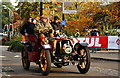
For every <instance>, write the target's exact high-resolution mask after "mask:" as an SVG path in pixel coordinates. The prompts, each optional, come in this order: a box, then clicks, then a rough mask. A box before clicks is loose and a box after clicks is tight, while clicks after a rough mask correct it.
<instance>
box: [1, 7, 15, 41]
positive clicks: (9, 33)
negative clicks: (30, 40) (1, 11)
mask: <svg viewBox="0 0 120 78" xmlns="http://www.w3.org/2000/svg"><path fill="white" fill-rule="evenodd" d="M2 6H3V7H4V8H5V9H8V12H9V13H8V17H9V18H8V27H7V29H8V30H7V32H8V38H9V40H11V32H10V27H9V25H10V24H9V23H10V11H11V13H13V12H12V10H11V9H10V8H9V7H7V6H6V5H2ZM13 15H14V14H13Z"/></svg>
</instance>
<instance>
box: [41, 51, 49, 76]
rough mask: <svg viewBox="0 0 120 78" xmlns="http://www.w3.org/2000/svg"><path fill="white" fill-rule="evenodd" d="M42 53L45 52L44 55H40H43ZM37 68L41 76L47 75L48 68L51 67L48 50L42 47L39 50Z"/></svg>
mask: <svg viewBox="0 0 120 78" xmlns="http://www.w3.org/2000/svg"><path fill="white" fill-rule="evenodd" d="M42 51H45V52H42ZM42 53H45V57H43V56H41V55H43V54H42ZM45 62H46V63H47V64H46V67H45V68H44V66H45V65H44V64H45ZM39 68H40V72H41V73H42V75H43V76H47V75H48V74H49V73H50V69H51V56H50V50H44V49H42V50H41V52H40V63H39Z"/></svg>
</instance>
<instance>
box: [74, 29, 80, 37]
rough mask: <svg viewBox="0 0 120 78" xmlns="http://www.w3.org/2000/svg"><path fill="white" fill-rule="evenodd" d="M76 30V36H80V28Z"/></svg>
mask: <svg viewBox="0 0 120 78" xmlns="http://www.w3.org/2000/svg"><path fill="white" fill-rule="evenodd" d="M75 32H76V33H75V35H74V37H80V33H79V30H78V29H76V30H75Z"/></svg>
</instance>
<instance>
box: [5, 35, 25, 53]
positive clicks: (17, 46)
mask: <svg viewBox="0 0 120 78" xmlns="http://www.w3.org/2000/svg"><path fill="white" fill-rule="evenodd" d="M4 45H7V46H10V47H9V49H8V50H9V51H15V52H20V51H21V50H22V48H23V45H22V44H21V37H15V39H12V40H11V41H7V42H5V44H4Z"/></svg>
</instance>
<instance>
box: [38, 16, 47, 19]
mask: <svg viewBox="0 0 120 78" xmlns="http://www.w3.org/2000/svg"><path fill="white" fill-rule="evenodd" d="M40 18H46V19H48V16H46V15H42V16H41V17H40Z"/></svg>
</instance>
